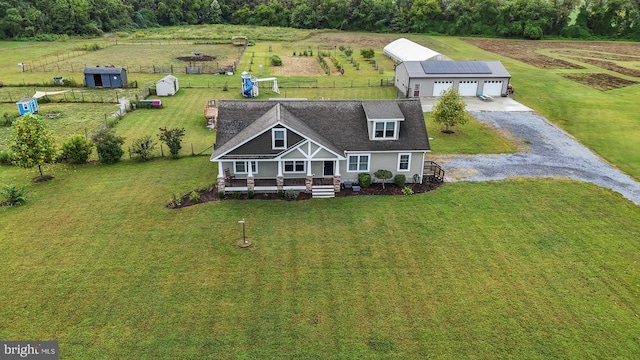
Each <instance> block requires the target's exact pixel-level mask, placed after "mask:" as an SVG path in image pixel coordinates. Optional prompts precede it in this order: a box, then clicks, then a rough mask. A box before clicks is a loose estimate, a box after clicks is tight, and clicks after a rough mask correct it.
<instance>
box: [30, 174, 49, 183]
mask: <svg viewBox="0 0 640 360" xmlns="http://www.w3.org/2000/svg"><path fill="white" fill-rule="evenodd" d="M51 180H53V176H52V175H42V176H38V177H35V178H33V180H32V181H33V183H34V184H38V183H43V182H47V181H51Z"/></svg>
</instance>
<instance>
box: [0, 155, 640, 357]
mask: <svg viewBox="0 0 640 360" xmlns="http://www.w3.org/2000/svg"><path fill="white" fill-rule="evenodd" d="M167 169H171V170H170V171H167ZM3 170H4V169H3ZM214 170H215V167H214V166H213V165H212V164H209V163H208V159H206V158H201V157H190V158H182V159H180V160H168V159H166V160H156V161H152V162H150V163H145V164H139V163H134V162H125V163H122V164H119V165H115V166H100V165H87V166H78V167H59V168H57V169H56V170H55V171H54V173H55V175H56V178H55V180H54V181H52V182H49V183H45V184H39V185H37V186H34V185H32V186H30V187H29V193H30V202H29V203H28V204H27V205H25V206H22V207H18V208H9V209H7V208H4V209H0V212H1V213H2V216H1V217H0V228H1V229H2V234H3V236H2V238H3V241H1V242H0V253H1V254H3V255H2V258H3V262H2V265H1V266H0V278H2V279H3V281H2V285H0V287H1V288H2V291H0V302H2V304H3V306H2V307H0V338H4V339H43V338H46V339H57V340H59V341H60V349H61V358H65V359H86V358H92V359H112V358H122V359H134V358H212V359H213V358H216V359H217V358H238V357H245V358H246V357H248V358H256V357H258V358H273V357H288V358H291V357H296V358H318V357H319V358H332V357H333V358H344V357H347V358H353V357H363V358H388V357H398V358H428V357H438V358H463V357H469V356H472V357H476V358H504V357H519V358H583V357H593V358H603V357H606V358H616V357H617V358H634V357H636V356H637V355H638V354H639V353H640V344H639V342H638V337H637V334H638V332H639V331H640V324H639V323H638V320H637V298H638V296H639V295H640V294H639V290H638V287H637V284H638V282H639V281H640V277H639V275H638V274H640V272H639V271H637V270H638V269H637V263H636V262H637V261H636V260H637V256H636V254H637V252H638V250H640V243H639V242H638V240H639V239H640V236H639V235H640V222H639V221H638V220H639V219H640V212H639V210H638V207H637V206H634V205H633V204H631V203H630V202H628V201H626V200H625V199H623V198H622V197H621V196H619V195H616V194H613V193H611V192H610V191H607V190H604V189H602V188H599V187H596V186H593V185H589V184H579V183H573V182H565V181H551V180H548V181H507V182H494V183H456V184H448V185H445V186H444V187H441V188H440V189H438V190H437V191H435V192H431V193H427V194H423V195H415V196H409V197H394V198H387V197H350V198H342V199H334V200H330V201H319V200H309V201H304V202H284V201H275V202H273V201H263V200H253V201H227V202H222V203H221V202H213V203H207V204H204V205H198V206H194V207H190V208H185V209H181V210H170V209H167V208H165V207H164V205H165V204H166V203H167V202H168V200H169V196H170V194H171V192H175V191H177V192H179V193H184V192H187V191H189V190H190V189H192V188H196V187H199V186H204V185H207V183H206V182H207V181H209V182H210V181H213V179H214V173H215V171H214ZM24 172H25V171H24V170H22V169H11V170H10V171H3V172H2V173H0V182H3V183H4V182H6V181H7V180H10V179H9V178H12V177H18V178H20V177H24V176H23V175H21V174H20V173H24ZM567 194H571V196H567ZM391 204H392V205H391ZM390 205H391V206H390ZM243 217H244V218H246V219H247V234H248V237H249V238H250V239H251V240H252V241H253V242H254V245H255V246H254V247H253V248H251V249H249V250H240V249H238V248H236V247H235V246H234V243H235V241H236V240H237V239H238V238H239V237H240V236H241V233H240V228H239V227H238V224H237V220H238V219H240V218H243ZM33 219H37V221H34V220H33ZM488 219H491V220H490V221H488ZM311 223H312V224H313V226H311V225H309V224H311ZM408 229H411V231H407V230H408Z"/></svg>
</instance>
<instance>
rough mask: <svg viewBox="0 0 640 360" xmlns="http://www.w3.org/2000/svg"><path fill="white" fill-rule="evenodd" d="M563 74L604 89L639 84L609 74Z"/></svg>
mask: <svg viewBox="0 0 640 360" xmlns="http://www.w3.org/2000/svg"><path fill="white" fill-rule="evenodd" d="M562 76H563V77H565V78H567V79H570V80H573V81H577V82H579V83H581V84H584V85H588V86H591V87H593V88H595V89H598V90H603V91H606V90H613V89H618V88H621V87H625V86H629V85H633V84H637V82H635V81H631V80H627V79H622V78H619V77H615V76H612V75H609V74H562Z"/></svg>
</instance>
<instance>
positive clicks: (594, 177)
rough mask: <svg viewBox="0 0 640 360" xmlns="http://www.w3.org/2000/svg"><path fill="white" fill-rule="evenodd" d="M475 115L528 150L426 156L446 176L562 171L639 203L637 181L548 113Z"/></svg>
mask: <svg viewBox="0 0 640 360" xmlns="http://www.w3.org/2000/svg"><path fill="white" fill-rule="evenodd" d="M472 114H473V115H474V116H475V117H476V118H477V119H478V120H480V121H483V122H485V123H487V124H489V125H491V126H494V127H496V128H498V129H501V130H503V131H506V132H507V133H510V134H512V135H513V136H514V137H515V138H516V139H519V141H520V142H521V143H523V144H527V146H528V147H529V149H528V151H526V150H525V151H523V152H519V153H516V154H497V155H440V156H438V155H434V156H428V160H433V161H435V162H437V163H438V164H440V165H441V166H442V168H443V169H444V170H445V174H446V178H445V180H446V181H487V180H503V179H506V178H508V177H530V176H536V177H566V178H571V179H574V180H580V181H587V182H590V183H594V184H597V185H600V186H603V187H605V188H609V189H611V190H613V191H616V192H618V193H620V194H622V196H624V197H625V198H627V199H629V200H631V201H632V202H633V203H635V204H636V205H640V183H638V182H637V181H635V180H634V179H632V178H631V177H630V176H628V175H626V174H624V173H622V172H621V171H620V170H617V169H615V168H614V167H612V166H611V165H609V164H608V163H607V162H606V161H604V160H603V159H602V158H600V157H599V156H597V155H596V154H594V153H593V152H591V151H590V150H589V149H587V148H586V147H584V146H583V145H581V144H580V143H579V142H577V141H576V140H575V139H574V138H573V137H571V135H569V134H567V133H566V132H564V131H563V130H561V129H559V128H558V127H556V126H555V125H553V124H552V123H550V122H549V121H548V120H547V119H545V118H543V117H542V116H540V115H537V114H535V113H533V112H510V111H477V112H472Z"/></svg>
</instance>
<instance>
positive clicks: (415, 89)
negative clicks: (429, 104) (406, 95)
mask: <svg viewBox="0 0 640 360" xmlns="http://www.w3.org/2000/svg"><path fill="white" fill-rule="evenodd" d="M413 97H420V83H418V84H415V86H414V87H413Z"/></svg>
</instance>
